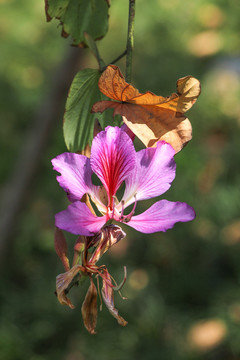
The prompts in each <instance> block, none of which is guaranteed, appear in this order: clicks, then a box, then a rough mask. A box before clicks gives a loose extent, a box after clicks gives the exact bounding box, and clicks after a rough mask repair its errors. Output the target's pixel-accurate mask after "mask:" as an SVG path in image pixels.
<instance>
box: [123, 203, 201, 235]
mask: <svg viewBox="0 0 240 360" xmlns="http://www.w3.org/2000/svg"><path fill="white" fill-rule="evenodd" d="M195 216H196V214H195V211H194V209H193V208H192V207H191V206H189V205H188V204H186V203H181V202H171V201H167V200H160V201H158V202H156V203H155V204H154V205H152V206H151V207H150V208H149V209H148V210H146V211H145V212H143V213H142V214H140V215H136V216H133V217H132V219H131V220H130V221H129V222H128V223H127V225H129V226H131V227H133V228H134V229H136V230H138V231H140V232H142V233H145V234H150V233H154V232H158V231H164V232H165V231H166V230H168V229H171V228H172V227H173V226H174V224H175V223H176V222H179V221H180V222H187V221H191V220H193V219H194V218H195Z"/></svg>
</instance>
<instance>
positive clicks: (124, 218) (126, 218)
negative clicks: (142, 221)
mask: <svg viewBox="0 0 240 360" xmlns="http://www.w3.org/2000/svg"><path fill="white" fill-rule="evenodd" d="M134 199H135V203H134V205H133V208H132V211H131V212H130V213H129V214H128V215H123V212H124V204H125V202H124V200H122V201H121V204H122V210H121V216H120V217H119V221H121V222H125V223H128V222H129V221H130V220H131V218H132V216H133V215H134V212H135V209H136V206H137V194H135V195H134Z"/></svg>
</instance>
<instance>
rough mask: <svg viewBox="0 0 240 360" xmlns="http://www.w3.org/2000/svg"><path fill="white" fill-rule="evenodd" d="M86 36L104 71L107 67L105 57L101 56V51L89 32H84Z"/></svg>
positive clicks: (100, 67)
mask: <svg viewBox="0 0 240 360" xmlns="http://www.w3.org/2000/svg"><path fill="white" fill-rule="evenodd" d="M84 37H85V41H86V43H87V46H88V47H89V49H90V50H91V51H92V53H93V55H94V56H95V58H96V60H97V62H98V66H99V70H100V71H101V72H102V71H103V69H104V68H105V63H104V61H103V59H102V58H101V56H100V53H99V50H98V47H97V44H96V42H95V41H94V40H93V38H92V37H91V35H90V34H88V33H87V32H84Z"/></svg>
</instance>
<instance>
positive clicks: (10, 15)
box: [0, 0, 240, 360]
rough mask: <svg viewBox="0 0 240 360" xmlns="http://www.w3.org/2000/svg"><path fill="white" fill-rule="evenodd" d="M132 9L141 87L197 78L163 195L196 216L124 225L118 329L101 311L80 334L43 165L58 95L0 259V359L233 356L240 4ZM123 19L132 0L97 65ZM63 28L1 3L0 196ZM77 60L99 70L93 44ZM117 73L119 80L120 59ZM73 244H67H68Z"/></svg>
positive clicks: (17, 4)
mask: <svg viewBox="0 0 240 360" xmlns="http://www.w3.org/2000/svg"><path fill="white" fill-rule="evenodd" d="M136 3H137V4H136V26H135V51H134V67H133V75H134V79H133V82H134V84H135V85H136V87H137V88H138V89H139V90H140V91H145V90H151V91H153V92H155V93H157V94H159V95H160V94H161V95H164V96H167V95H170V94H171V93H172V92H174V91H175V83H176V80H177V79H178V78H180V77H183V76H186V75H189V74H191V75H193V76H194V77H197V78H198V79H199V80H200V81H201V84H202V94H201V96H200V98H199V100H198V101H197V103H196V104H195V105H194V107H193V108H192V109H191V110H190V111H189V112H188V117H189V118H190V120H191V122H192V126H193V140H192V141H191V142H190V143H189V144H188V145H187V147H186V148H184V150H183V151H182V152H180V153H179V154H178V155H177V156H176V162H177V176H176V179H175V181H174V183H173V185H172V188H171V189H170V190H169V191H168V192H167V193H166V194H164V196H163V198H166V199H168V200H173V201H186V202H188V203H189V204H190V205H192V206H193V207H194V208H195V210H196V213H197V218H196V220H195V221H193V222H191V223H184V224H183V223H178V224H177V225H176V226H175V227H174V229H172V230H169V231H168V232H167V233H158V234H152V235H144V234H140V233H138V232H136V231H133V230H131V229H129V228H127V226H125V227H124V230H125V231H127V237H126V239H124V240H122V241H121V242H120V243H119V244H118V245H116V246H115V247H113V248H112V249H111V251H109V253H108V254H106V255H105V256H104V257H103V259H102V263H104V264H106V265H107V267H108V269H109V271H110V272H111V274H112V275H113V276H114V278H115V279H116V280H117V281H120V280H121V278H122V275H123V265H126V266H127V268H128V279H127V282H126V284H125V286H124V288H123V291H122V293H123V295H124V296H126V297H127V298H128V300H122V299H121V298H120V297H119V296H118V294H116V297H115V301H116V307H117V308H118V309H119V313H120V314H121V315H122V316H123V317H124V318H125V319H126V320H127V321H128V322H129V323H128V325H127V327H125V328H122V327H120V326H119V325H118V324H117V322H116V320H115V319H114V318H112V317H111V315H110V314H109V313H108V311H107V310H106V309H105V308H103V311H102V312H100V313H99V317H98V325H97V335H95V336H92V335H89V334H88V333H87V331H86V330H85V328H84V326H83V324H82V319H81V311H80V309H81V303H82V301H83V299H84V296H85V293H86V289H87V284H84V286H83V287H81V288H76V289H74V290H73V291H72V292H71V294H70V297H71V299H72V302H73V303H74V304H75V305H76V309H75V310H71V309H69V308H67V307H64V306H61V305H60V304H59V303H58V301H57V299H56V297H55V295H54V290H55V277H56V275H58V274H59V273H61V272H63V268H62V265H61V263H60V261H59V259H58V258H57V256H56V254H55V251H54V246H53V233H54V214H55V213H56V212H58V211H60V210H62V209H64V208H66V206H67V200H66V196H65V194H64V192H63V191H62V190H61V189H60V187H59V186H58V184H57V182H56V174H55V173H54V172H53V171H52V168H51V164H50V160H51V158H53V157H54V156H56V155H57V154H59V153H61V152H64V151H65V150H66V148H65V145H64V141H63V136H62V114H63V108H64V102H65V100H62V98H61V99H60V100H61V101H59V102H58V101H57V100H56V99H55V101H57V107H58V108H59V114H58V115H57V116H56V119H55V120H56V121H55V123H54V128H53V130H52V132H51V131H50V130H49V132H47V141H46V145H45V146H44V148H42V150H41V153H40V156H39V157H38V160H37V161H36V164H35V165H36V171H35V172H34V177H33V178H32V179H31V184H28V186H27V191H25V192H24V196H23V198H22V201H21V208H20V211H18V212H17V216H16V217H15V218H14V221H13V222H12V224H11V227H10V228H9V231H10V230H11V233H10V236H9V237H10V238H9V239H8V242H7V252H5V253H2V256H1V265H2V266H1V292H0V358H1V359H3V360H22V359H28V360H55V359H58V360H60V359H64V360H94V359H98V360H106V359H112V358H114V359H115V360H122V359H126V360H130V359H131V360H132V359H139V360H143V359H148V360H157V359H161V360H165V359H166V360H172V359H174V360H186V359H187V360H188V359H189V360H200V359H206V360H208V359H209V360H215V359H216V360H221V359H222V360H233V359H240V168H239V167H240V165H239V164H240V141H239V137H240V129H239V126H240V103H239V95H240V83H239V78H240V36H239V30H240V16H239V15H240V5H239V0H215V1H208V0H194V1H192V0H185V1H180V0H168V1H166V0H155V1H144V0H137V1H136ZM127 15H128V1H127V0H121V1H120V0H112V6H111V8H110V18H109V21H110V23H109V32H108V34H107V36H106V37H105V38H104V39H103V40H101V41H100V42H99V48H100V50H101V54H102V56H103V58H104V59H105V61H106V62H110V61H111V60H112V59H113V58H115V57H116V56H118V55H119V54H120V53H121V52H122V51H123V50H124V48H125V41H126V32H127ZM60 32H61V29H60V28H59V27H58V26H57V21H52V22H51V23H49V24H47V23H46V21H45V14H44V2H43V1H32V0H25V1H23V0H0V46H1V49H0V94H1V96H0V118H1V132H0V140H1V141H0V149H1V168H0V179H1V184H2V187H1V190H2V193H1V199H3V198H4V193H5V192H6V186H8V185H9V184H10V185H11V184H12V181H13V180H14V181H15V182H13V183H14V184H17V183H18V178H17V177H16V175H15V174H16V173H15V172H14V166H15V164H16V163H17V162H18V159H19V154H20V153H21V151H22V149H23V148H24V146H25V144H26V142H27V141H28V138H29V136H30V135H29V134H30V133H31V132H30V130H31V129H32V128H34V127H36V121H33V120H34V119H36V117H37V115H38V113H39V112H41V111H42V110H43V109H45V107H46V99H48V96H50V95H49V94H50V92H51V88H52V87H53V78H54V74H56V69H57V68H59V66H60V63H61V62H62V59H63V58H65V57H66V56H67V53H68V52H69V51H71V49H70V43H71V42H70V39H63V38H61V37H60ZM75 50H76V51H78V49H75ZM79 52H81V59H80V61H79V63H80V65H79V68H81V67H96V62H95V60H94V59H93V57H92V56H91V55H90V54H89V52H88V50H84V51H82V50H79ZM119 65H120V67H121V69H122V71H123V72H124V61H121V62H120V63H119ZM55 77H56V75H55ZM46 111H47V108H46ZM38 121H41V117H40V120H39V119H38ZM26 168H28V164H27V163H25V167H24V168H23V169H22V170H21V169H19V170H18V171H19V176H20V175H21V173H22V172H24V171H25V169H26ZM13 177H14V179H12V178H13ZM11 192H14V189H11V188H10V193H11ZM11 201H12V200H11ZM7 203H8V202H6V203H3V204H2V205H3V214H4V211H5V209H6V212H7V205H6V204H7ZM147 206H149V203H146V202H145V203H144V202H143V204H141V206H140V210H143V209H146V208H147ZM74 240H75V238H74V237H73V236H69V237H68V241H69V245H70V246H72V245H73V244H74Z"/></svg>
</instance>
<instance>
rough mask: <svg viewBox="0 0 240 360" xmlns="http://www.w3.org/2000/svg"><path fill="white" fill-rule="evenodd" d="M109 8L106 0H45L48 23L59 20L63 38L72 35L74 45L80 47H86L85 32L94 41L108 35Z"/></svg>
mask: <svg viewBox="0 0 240 360" xmlns="http://www.w3.org/2000/svg"><path fill="white" fill-rule="evenodd" d="M108 7H109V2H108V1H106V0H45V10H46V16H47V21H50V20H52V18H54V17H55V18H56V19H59V20H60V23H61V25H62V36H64V37H67V36H68V35H71V36H72V38H73V45H79V46H84V32H87V33H88V34H90V35H91V37H92V38H93V39H94V40H97V39H101V38H102V37H103V36H104V35H105V34H106V32H107V30H108Z"/></svg>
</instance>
